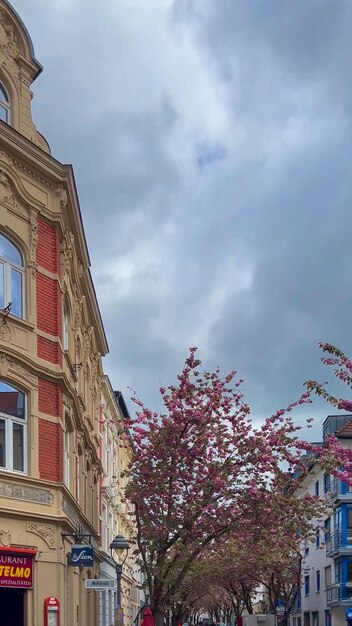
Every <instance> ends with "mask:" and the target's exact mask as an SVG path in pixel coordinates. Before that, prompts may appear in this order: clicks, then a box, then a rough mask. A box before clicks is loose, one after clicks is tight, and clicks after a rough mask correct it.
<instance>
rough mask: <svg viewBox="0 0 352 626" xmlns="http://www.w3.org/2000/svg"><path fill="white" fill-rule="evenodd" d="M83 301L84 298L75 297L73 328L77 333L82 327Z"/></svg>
mask: <svg viewBox="0 0 352 626" xmlns="http://www.w3.org/2000/svg"><path fill="white" fill-rule="evenodd" d="M82 316H83V301H82V298H78V297H75V299H74V303H73V327H74V330H75V332H76V333H78V331H79V330H80V329H81V327H82Z"/></svg>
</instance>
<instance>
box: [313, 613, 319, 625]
mask: <svg viewBox="0 0 352 626" xmlns="http://www.w3.org/2000/svg"><path fill="white" fill-rule="evenodd" d="M312 626H319V611H312Z"/></svg>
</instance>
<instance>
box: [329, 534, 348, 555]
mask: <svg viewBox="0 0 352 626" xmlns="http://www.w3.org/2000/svg"><path fill="white" fill-rule="evenodd" d="M339 550H342V551H344V550H352V529H347V530H335V532H333V533H331V534H330V537H329V539H327V540H326V556H332V555H333V554H335V553H336V552H338V551H339Z"/></svg>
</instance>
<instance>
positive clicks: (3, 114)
mask: <svg viewBox="0 0 352 626" xmlns="http://www.w3.org/2000/svg"><path fill="white" fill-rule="evenodd" d="M0 120H2V121H3V122H6V123H7V124H8V123H9V121H10V102H9V99H8V97H7V94H6V92H5V89H4V88H3V86H2V85H1V84H0Z"/></svg>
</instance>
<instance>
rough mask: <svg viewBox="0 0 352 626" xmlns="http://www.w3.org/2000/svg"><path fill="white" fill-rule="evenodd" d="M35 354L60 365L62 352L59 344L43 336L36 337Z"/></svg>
mask: <svg viewBox="0 0 352 626" xmlns="http://www.w3.org/2000/svg"><path fill="white" fill-rule="evenodd" d="M37 354H38V356H39V358H40V359H44V360H45V361H49V362H50V363H55V364H58V365H62V354H61V350H60V348H59V344H58V343H56V342H55V341H50V339H46V338H45V337H39V336H38V337H37Z"/></svg>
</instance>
